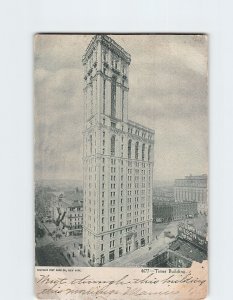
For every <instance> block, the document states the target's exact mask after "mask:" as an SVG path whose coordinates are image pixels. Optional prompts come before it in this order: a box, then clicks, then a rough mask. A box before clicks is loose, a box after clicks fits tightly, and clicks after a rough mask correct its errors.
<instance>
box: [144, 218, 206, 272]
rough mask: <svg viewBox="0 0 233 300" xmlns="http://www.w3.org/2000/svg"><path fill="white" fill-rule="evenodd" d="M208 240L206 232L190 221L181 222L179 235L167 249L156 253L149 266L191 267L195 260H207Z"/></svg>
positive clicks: (200, 261) (148, 263)
mask: <svg viewBox="0 0 233 300" xmlns="http://www.w3.org/2000/svg"><path fill="white" fill-rule="evenodd" d="M207 256H208V241H207V239H206V233H205V234H203V232H202V231H201V230H200V229H197V228H196V227H194V226H193V225H190V224H188V223H180V224H179V226H178V236H177V238H176V239H175V240H174V241H172V242H171V243H170V244H169V246H168V247H167V249H164V250H162V251H161V252H160V253H158V254H156V255H155V256H154V257H153V258H152V259H151V260H150V261H148V262H147V264H146V266H147V267H160V268H167V267H170V268H189V267H191V265H192V262H193V261H197V262H199V263H202V262H203V260H207Z"/></svg>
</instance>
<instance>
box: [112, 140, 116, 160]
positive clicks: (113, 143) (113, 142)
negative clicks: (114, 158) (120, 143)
mask: <svg viewBox="0 0 233 300" xmlns="http://www.w3.org/2000/svg"><path fill="white" fill-rule="evenodd" d="M115 139H116V137H115V135H113V136H112V137H111V155H115Z"/></svg>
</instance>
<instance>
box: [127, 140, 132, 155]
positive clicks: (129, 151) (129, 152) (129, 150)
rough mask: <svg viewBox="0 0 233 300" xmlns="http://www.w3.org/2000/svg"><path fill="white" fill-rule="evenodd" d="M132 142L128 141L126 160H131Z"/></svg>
mask: <svg viewBox="0 0 233 300" xmlns="http://www.w3.org/2000/svg"><path fill="white" fill-rule="evenodd" d="M131 148H132V140H129V141H128V158H131Z"/></svg>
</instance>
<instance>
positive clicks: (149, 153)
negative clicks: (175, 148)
mask: <svg viewBox="0 0 233 300" xmlns="http://www.w3.org/2000/svg"><path fill="white" fill-rule="evenodd" d="M150 159H151V146H149V148H148V161H150Z"/></svg>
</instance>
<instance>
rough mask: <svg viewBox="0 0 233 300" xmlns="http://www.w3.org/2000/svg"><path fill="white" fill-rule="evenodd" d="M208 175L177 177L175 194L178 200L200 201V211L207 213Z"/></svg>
mask: <svg viewBox="0 0 233 300" xmlns="http://www.w3.org/2000/svg"><path fill="white" fill-rule="evenodd" d="M207 180H208V178H207V175H206V174H203V175H198V176H193V175H189V176H185V178H182V179H176V180H175V185H174V196H175V201H176V202H187V201H189V202H191V201H195V202H197V203H198V213H200V214H207V211H208V204H207V193H208V191H207Z"/></svg>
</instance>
